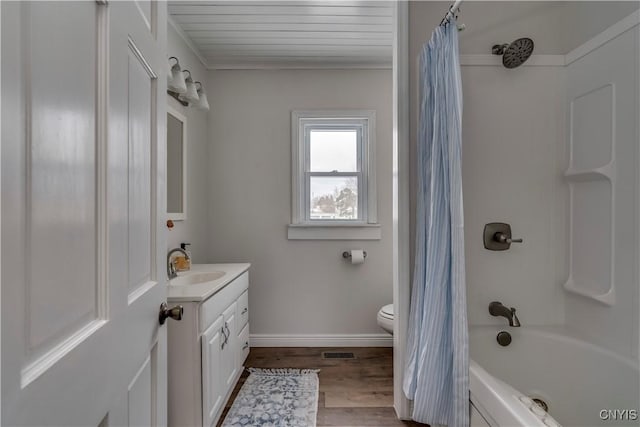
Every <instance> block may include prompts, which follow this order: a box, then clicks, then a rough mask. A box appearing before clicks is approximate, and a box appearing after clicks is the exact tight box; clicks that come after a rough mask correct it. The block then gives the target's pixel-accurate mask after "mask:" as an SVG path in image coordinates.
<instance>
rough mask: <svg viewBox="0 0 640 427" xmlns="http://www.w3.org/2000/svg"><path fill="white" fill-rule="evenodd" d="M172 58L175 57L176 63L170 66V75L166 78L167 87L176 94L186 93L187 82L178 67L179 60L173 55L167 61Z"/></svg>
mask: <svg viewBox="0 0 640 427" xmlns="http://www.w3.org/2000/svg"><path fill="white" fill-rule="evenodd" d="M172 59H175V60H176V63H175V64H173V65H172V66H171V77H170V78H169V79H168V80H167V87H168V88H169V90H170V91H172V92H175V93H177V94H183V93H186V92H187V84H186V81H185V78H184V74H183V72H182V70H181V69H180V62H179V61H178V58H176V57H175V56H172V57H171V58H169V61H171V60H172ZM189 75H191V73H189Z"/></svg>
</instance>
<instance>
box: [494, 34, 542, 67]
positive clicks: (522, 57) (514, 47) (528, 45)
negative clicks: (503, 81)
mask: <svg viewBox="0 0 640 427" xmlns="http://www.w3.org/2000/svg"><path fill="white" fill-rule="evenodd" d="M491 52H492V53H493V54H494V55H502V64H503V65H504V66H505V67H507V68H516V67H519V66H520V65H522V64H524V62H525V61H526V60H527V59H529V57H530V56H531V54H532V53H533V40H531V39H530V38H528V37H523V38H520V39H518V40H516V41H514V42H513V43H511V44H508V43H505V44H497V45H495V46H493V48H492V49H491Z"/></svg>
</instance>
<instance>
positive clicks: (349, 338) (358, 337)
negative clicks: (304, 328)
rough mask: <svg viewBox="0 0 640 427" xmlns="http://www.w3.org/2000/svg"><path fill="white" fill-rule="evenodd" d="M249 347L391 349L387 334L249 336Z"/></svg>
mask: <svg viewBox="0 0 640 427" xmlns="http://www.w3.org/2000/svg"><path fill="white" fill-rule="evenodd" d="M250 343H251V347H393V336H391V335H389V334H332V335H331V334H329V335H327V334H311V335H301V334H251V336H250Z"/></svg>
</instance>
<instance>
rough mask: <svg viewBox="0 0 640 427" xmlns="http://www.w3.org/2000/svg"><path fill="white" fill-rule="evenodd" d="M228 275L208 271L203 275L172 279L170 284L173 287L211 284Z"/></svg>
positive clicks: (187, 275) (189, 275)
mask: <svg viewBox="0 0 640 427" xmlns="http://www.w3.org/2000/svg"><path fill="white" fill-rule="evenodd" d="M225 274H227V273H226V272H224V271H206V272H201V273H191V274H186V275H184V276H178V277H176V278H175V279H171V280H170V281H169V284H170V285H171V286H186V285H197V284H199V283H205V282H211V281H213V280H218V279H219V278H221V277H223V276H224V275H225Z"/></svg>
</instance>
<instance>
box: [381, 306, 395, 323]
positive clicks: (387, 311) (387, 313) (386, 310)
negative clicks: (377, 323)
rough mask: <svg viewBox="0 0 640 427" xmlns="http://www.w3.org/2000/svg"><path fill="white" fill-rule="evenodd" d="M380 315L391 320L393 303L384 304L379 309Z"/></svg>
mask: <svg viewBox="0 0 640 427" xmlns="http://www.w3.org/2000/svg"><path fill="white" fill-rule="evenodd" d="M380 316H381V317H384V318H385V319H389V320H393V304H388V305H385V306H384V307H382V308H381V309H380Z"/></svg>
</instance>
